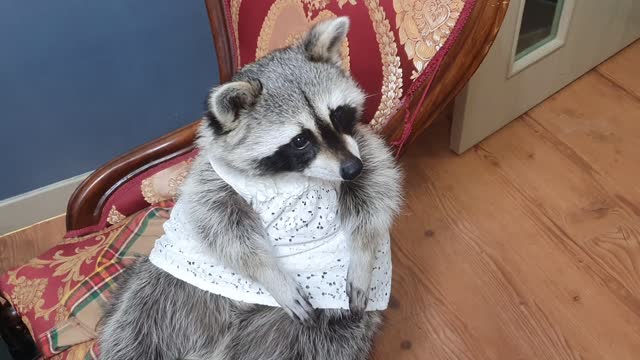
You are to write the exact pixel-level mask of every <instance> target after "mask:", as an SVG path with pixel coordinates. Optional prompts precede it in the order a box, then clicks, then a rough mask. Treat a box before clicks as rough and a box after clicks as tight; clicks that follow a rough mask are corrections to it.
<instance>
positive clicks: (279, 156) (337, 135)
mask: <svg viewBox="0 0 640 360" xmlns="http://www.w3.org/2000/svg"><path fill="white" fill-rule="evenodd" d="M348 28H349V20H348V18H345V17H342V18H337V19H333V20H329V21H325V22H322V23H319V24H317V25H316V26H314V27H313V28H312V29H311V30H310V31H309V32H308V33H307V34H306V35H305V36H304V38H303V39H302V40H301V41H300V42H299V43H298V44H296V45H294V46H291V47H288V48H284V49H280V50H277V51H274V52H273V53H271V54H269V55H267V56H265V57H263V58H261V59H259V60H258V61H256V62H255V63H252V64H249V65H247V66H245V67H244V68H242V69H241V70H240V71H239V72H238V73H237V74H236V75H235V76H234V77H233V79H232V81H231V82H229V83H226V84H224V85H221V86H219V87H216V88H214V89H213V90H212V91H211V92H210V94H209V97H208V99H207V107H208V110H207V112H206V116H205V119H204V120H203V122H202V124H201V126H200V128H199V137H198V140H197V147H198V149H199V153H198V155H197V156H196V158H195V159H194V161H193V165H192V170H191V172H190V173H189V175H188V177H187V179H186V180H185V183H184V185H183V187H182V189H181V194H180V196H179V199H178V202H179V203H181V204H182V207H183V212H184V214H185V216H186V218H187V219H188V222H189V223H190V224H191V226H192V229H193V232H194V234H195V237H196V238H197V241H198V242H199V243H200V245H201V246H202V248H203V249H204V250H203V251H204V252H210V253H212V254H215V256H216V258H217V259H219V260H220V261H221V262H222V264H224V266H225V267H226V268H228V269H233V271H234V272H237V273H238V274H241V275H242V276H244V277H246V278H248V279H252V280H254V281H255V282H256V283H258V284H260V285H261V286H262V287H263V288H264V289H265V290H266V292H268V293H269V294H271V295H272V296H273V299H275V302H277V304H278V305H279V306H266V305H260V304H252V303H247V302H242V301H237V300H233V299H231V298H229V297H225V296H220V295H217V294H214V293H212V292H209V291H205V290H202V289H201V288H199V287H197V286H193V285H191V284H189V283H187V282H185V281H182V280H180V279H178V278H176V277H174V276H172V275H171V274H169V273H167V272H166V271H164V270H162V269H160V268H158V267H157V266H155V265H154V263H152V261H150V260H149V258H147V257H142V258H140V259H139V260H138V261H137V262H136V263H135V264H134V265H133V266H131V267H130V269H128V270H127V271H126V272H125V273H124V274H123V275H122V276H121V283H120V284H119V291H118V292H117V293H116V294H115V295H114V297H113V299H112V301H111V304H110V306H109V308H108V309H107V311H106V313H105V316H104V318H103V319H102V322H101V326H100V330H99V344H100V352H101V355H100V358H101V359H103V360H127V359H161V360H164V359H167V360H175V359H211V360H213V359H233V360H256V359H265V360H270V359H271V360H276V359H304V360H306V359H308V360H312V359H335V360H351V359H366V358H367V357H368V354H369V351H370V348H371V344H372V340H373V337H374V334H375V332H376V329H377V328H378V326H379V325H380V323H381V313H380V312H379V311H365V310H367V306H368V301H369V295H370V291H371V286H370V285H371V282H372V272H373V268H374V262H375V258H376V251H379V250H378V249H379V248H380V246H381V243H382V242H383V241H384V239H385V238H388V236H389V230H390V226H391V224H392V221H393V217H394V216H395V214H396V213H397V212H398V209H399V206H400V202H401V186H400V184H401V174H400V171H399V169H398V167H397V165H396V163H395V161H394V158H393V156H392V154H391V152H390V150H389V149H388V147H387V146H386V145H385V143H384V142H383V140H382V139H380V138H379V136H378V135H376V134H375V133H374V132H373V131H372V130H370V129H369V127H368V126H366V125H364V124H361V123H359V118H360V116H361V113H362V108H363V104H364V99H365V96H364V93H363V91H362V90H361V89H360V88H359V87H358V85H357V84H356V83H355V82H354V80H353V79H352V78H351V77H350V76H349V74H348V73H346V72H345V71H344V70H343V69H342V67H341V63H340V62H341V57H340V47H341V44H342V43H343V41H344V39H345V37H346V35H347V32H348ZM211 158H216V159H219V160H220V161H222V162H224V164H226V166H228V167H230V168H233V171H234V172H235V173H236V174H239V176H240V177H243V178H246V179H274V178H277V177H279V176H283V174H294V175H295V176H299V177H300V178H301V179H302V178H307V179H321V180H322V181H328V182H333V183H337V184H338V186H337V189H338V190H337V208H338V209H337V214H338V217H339V220H340V223H341V224H342V226H343V228H344V231H345V232H346V233H348V238H349V242H348V245H347V246H348V248H349V252H350V260H349V264H348V269H347V271H346V286H344V289H343V290H341V291H344V293H345V294H346V296H347V298H348V308H347V309H314V307H313V305H312V299H310V298H309V295H308V292H307V291H305V289H304V288H302V287H301V285H300V283H299V281H298V280H297V279H296V277H295V276H294V274H292V273H290V272H289V271H287V270H286V269H284V268H283V267H282V266H281V263H280V262H279V260H278V258H276V257H275V256H274V254H273V249H272V248H271V245H270V243H269V242H268V241H266V240H265V238H266V236H267V234H265V229H264V224H263V222H262V221H261V219H260V216H259V215H258V214H257V213H256V211H255V210H254V208H253V207H252V204H250V203H249V202H247V200H246V199H245V198H243V197H242V196H241V195H240V194H239V193H238V192H237V191H236V190H235V189H234V187H232V186H230V185H229V183H228V182H226V181H225V180H223V179H222V178H221V176H220V175H219V173H217V172H216V171H215V170H214V169H213V168H212V163H211V161H210V159H211ZM174 212H175V210H174ZM172 218H173V214H172Z"/></svg>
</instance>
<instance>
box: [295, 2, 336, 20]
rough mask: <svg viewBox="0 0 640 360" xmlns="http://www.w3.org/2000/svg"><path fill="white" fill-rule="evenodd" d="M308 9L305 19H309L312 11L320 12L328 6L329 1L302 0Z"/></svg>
mask: <svg viewBox="0 0 640 360" xmlns="http://www.w3.org/2000/svg"><path fill="white" fill-rule="evenodd" d="M302 2H304V3H305V4H307V6H308V7H309V12H308V13H307V19H311V13H312V12H313V11H317V10H322V9H324V8H326V7H327V5H329V3H330V2H331V0H302Z"/></svg>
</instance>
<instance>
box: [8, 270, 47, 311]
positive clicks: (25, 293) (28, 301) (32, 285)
mask: <svg viewBox="0 0 640 360" xmlns="http://www.w3.org/2000/svg"><path fill="white" fill-rule="evenodd" d="M47 282H48V280H47V279H32V280H27V278H26V277H24V276H22V277H20V278H19V279H17V281H15V282H14V283H11V284H12V285H15V288H14V289H13V302H14V305H15V306H16V310H18V311H19V312H21V313H24V312H26V311H29V310H31V309H33V308H36V307H42V305H44V299H43V298H42V295H43V294H44V289H45V288H46V287H47Z"/></svg>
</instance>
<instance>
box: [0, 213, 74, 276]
mask: <svg viewBox="0 0 640 360" xmlns="http://www.w3.org/2000/svg"><path fill="white" fill-rule="evenodd" d="M64 234H65V216H64V214H62V215H59V216H56V217H53V218H51V219H49V220H45V221H43V222H40V223H37V224H34V225H32V226H29V227H27V228H25V229H22V230H18V231H15V232H13V233H9V234H6V235H3V236H0V274H1V273H3V272H4V271H6V270H8V269H11V268H13V267H16V266H19V265H22V264H24V263H26V262H27V261H29V259H31V258H33V257H35V256H38V255H40V254H41V253H42V252H44V251H45V250H47V249H49V248H51V247H52V246H54V245H56V244H58V243H60V242H61V241H62V237H63V236H64Z"/></svg>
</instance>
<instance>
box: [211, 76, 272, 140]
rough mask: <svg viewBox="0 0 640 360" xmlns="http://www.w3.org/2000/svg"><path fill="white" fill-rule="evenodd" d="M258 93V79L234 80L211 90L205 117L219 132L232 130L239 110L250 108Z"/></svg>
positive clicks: (260, 86)
mask: <svg viewBox="0 0 640 360" xmlns="http://www.w3.org/2000/svg"><path fill="white" fill-rule="evenodd" d="M260 94H262V83H261V82H260V81H259V80H249V81H234V82H230V83H226V84H224V85H222V86H219V87H216V88H214V89H213V90H211V93H209V98H208V99H207V106H208V108H209V109H208V110H209V113H210V114H207V117H208V118H209V119H208V120H209V122H210V123H211V125H212V126H213V128H214V130H216V132H219V133H221V132H227V131H230V130H233V129H234V128H235V127H236V126H237V125H238V121H237V120H238V116H239V114H240V111H242V110H248V109H249V108H251V107H252V106H253V105H254V104H255V103H256V101H258V97H260ZM211 115H213V116H211Z"/></svg>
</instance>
